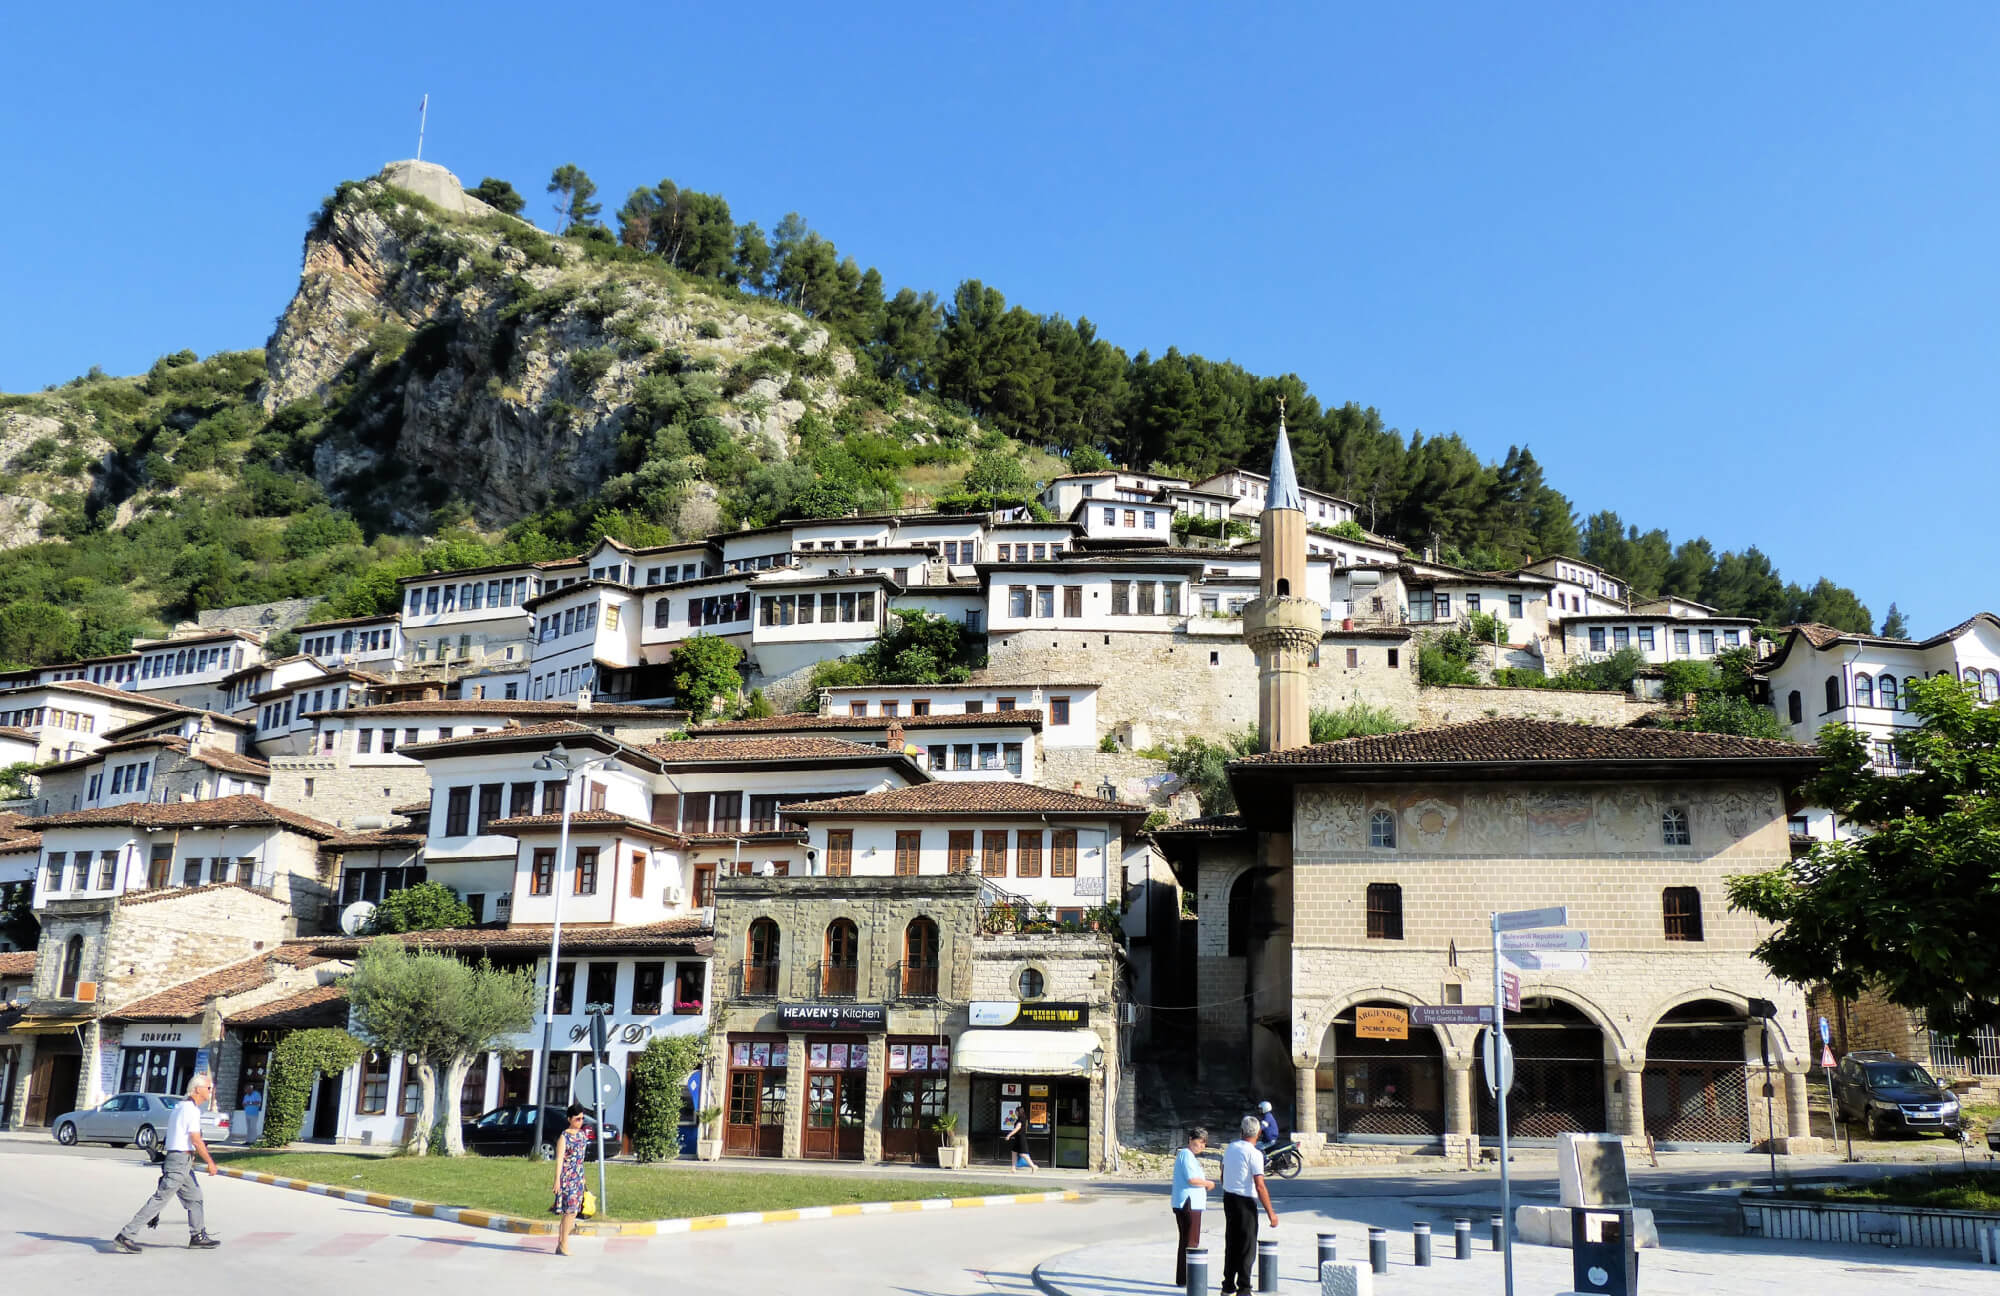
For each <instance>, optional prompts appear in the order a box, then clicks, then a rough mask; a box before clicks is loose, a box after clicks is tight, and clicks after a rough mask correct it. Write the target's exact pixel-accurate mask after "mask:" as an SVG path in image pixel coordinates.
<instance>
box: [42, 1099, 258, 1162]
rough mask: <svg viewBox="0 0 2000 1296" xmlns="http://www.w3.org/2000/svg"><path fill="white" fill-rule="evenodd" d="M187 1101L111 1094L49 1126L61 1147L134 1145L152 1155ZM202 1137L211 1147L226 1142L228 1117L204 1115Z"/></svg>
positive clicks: (212, 1114) (226, 1114)
mask: <svg viewBox="0 0 2000 1296" xmlns="http://www.w3.org/2000/svg"><path fill="white" fill-rule="evenodd" d="M186 1101H187V1099H185V1098H182V1097H180V1096H179V1095H177V1094H148V1093H121V1094H113V1095H111V1097H109V1098H107V1099H105V1100H104V1101H103V1102H102V1103H101V1104H99V1105H98V1106H97V1107H94V1108H91V1109H89V1110H87V1111H73V1112H65V1113H64V1114H63V1115H61V1116H58V1117H56V1118H55V1120H53V1121H51V1122H50V1123H49V1129H50V1131H51V1132H52V1133H53V1134H54V1135H55V1138H56V1142H58V1143H60V1144H62V1145H63V1146H64V1147H73V1146H74V1145H76V1144H78V1143H109V1144H110V1145H111V1146H113V1147H125V1146H127V1145H128V1144H131V1145H136V1146H137V1147H139V1148H140V1149H141V1150H143V1151H146V1152H151V1151H153V1150H154V1149H156V1148H157V1147H159V1145H160V1140H161V1138H163V1137H164V1136H165V1134H166V1129H167V1121H168V1120H169V1119H170V1118H171V1117H172V1116H173V1112H174V1108H175V1107H177V1106H179V1105H180V1104H181V1103H184V1102H186ZM201 1136H202V1138H203V1139H205V1140H207V1141H208V1142H210V1143H226V1142H228V1141H229V1113H228V1112H203V1113H202V1115H201Z"/></svg>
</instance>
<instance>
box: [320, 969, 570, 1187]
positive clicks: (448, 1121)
mask: <svg viewBox="0 0 2000 1296" xmlns="http://www.w3.org/2000/svg"><path fill="white" fill-rule="evenodd" d="M341 984H342V986H343V987H344V988H345V989H346V991H347V1001H348V1004H349V1006H350V1007H351V1008H352V1010H353V1016H354V1027H355V1032H356V1033H357V1034H358V1035H360V1036H361V1038H362V1039H364V1040H366V1041H368V1042H369V1043H370V1044H372V1045H374V1046H375V1047H377V1048H381V1049H387V1050H389V1051H391V1052H396V1053H402V1054H406V1055H407V1054H412V1053H414V1054H415V1055H416V1056H417V1082H418V1085H419V1090H420V1093H421V1095H422V1097H421V1102H420V1105H419V1108H418V1111H417V1115H416V1118H415V1120H413V1121H412V1122H411V1125H410V1130H409V1137H408V1138H407V1140H406V1141H405V1143H404V1150H405V1151H406V1152H408V1153H410V1154H411V1155H413V1156H424V1155H427V1154H428V1153H429V1151H430V1146H431V1126H432V1125H433V1124H434V1123H437V1122H438V1120H439V1113H442V1124H443V1126H444V1147H445V1152H446V1153H447V1154H448V1155H450V1156H463V1155H464V1154H465V1144H464V1142H463V1140H462V1139H461V1138H460V1135H459V1126H458V1120H457V1115H458V1100H459V1091H460V1090H461V1089H463V1088H464V1087H465V1073H466V1072H467V1071H468V1070H469V1069H470V1068H471V1066H472V1062H473V1059H474V1058H476V1057H478V1056H479V1055H480V1054H482V1053H486V1052H489V1051H491V1050H493V1049H497V1048H504V1047H506V1045H507V1041H508V1039H509V1038H510V1037H511V1036H514V1035H518V1034H519V1033H520V1032H522V1031H524V1030H526V1029H528V1027H529V1026H531V1025H533V1024H534V1020H535V982H534V974H533V972H531V971H529V970H528V969H525V968H523V969H521V970H518V971H503V970H501V969H499V968H495V967H494V966H493V965H492V964H490V963H480V964H478V965H476V966H475V965H473V964H469V963H464V962H461V961H459V960H458V959H455V958H451V957H449V956H447V955H444V954H438V953H435V952H432V951H429V950H424V951H419V952H414V953H413V952H412V951H410V950H409V949H407V948H405V947H404V945H403V942H401V941H399V940H397V939H396V938H394V937H393V936H382V937H378V938H376V939H375V940H372V941H370V942H369V943H368V944H367V945H365V946H363V947H362V949H361V954H360V956H359V957H358V958H356V959H355V963H354V971H353V972H351V973H349V974H348V975H347V976H346V977H345V978H343V979H342V982H341ZM440 1076H441V1077H442V1083H441V1084H440Z"/></svg>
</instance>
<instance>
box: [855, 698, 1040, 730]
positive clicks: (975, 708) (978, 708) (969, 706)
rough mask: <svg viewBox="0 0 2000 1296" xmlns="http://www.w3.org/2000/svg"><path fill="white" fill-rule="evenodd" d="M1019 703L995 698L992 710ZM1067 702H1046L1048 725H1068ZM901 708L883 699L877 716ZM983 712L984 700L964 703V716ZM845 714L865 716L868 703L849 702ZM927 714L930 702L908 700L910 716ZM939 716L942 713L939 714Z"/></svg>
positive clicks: (888, 713)
mask: <svg viewBox="0 0 2000 1296" xmlns="http://www.w3.org/2000/svg"><path fill="white" fill-rule="evenodd" d="M1019 702H1020V699H1019V698H1012V697H1000V698H996V699H994V703H993V709H994V710H995V711H1012V710H1014V709H1016V707H1017V706H1018V704H1019ZM1069 702H1070V700H1069V698H1068V696H1066V695H1065V696H1062V697H1052V698H1050V699H1049V700H1048V722H1049V724H1050V725H1066V724H1068V723H1069ZM902 706H903V704H902V703H901V702H892V701H889V700H887V699H886V698H885V699H884V700H883V701H882V702H881V703H880V704H879V708H878V711H877V714H879V715H883V716H899V715H901V714H902ZM985 710H986V702H985V699H983V698H972V699H969V700H968V701H967V702H966V703H965V709H964V713H965V714H966V715H979V714H981V713H983V712H984V711H985ZM847 714H849V715H851V716H865V715H867V714H868V703H867V702H865V701H863V702H849V703H848V704H847ZM929 714H931V700H930V699H929V698H912V699H911V700H910V715H911V716H927V715H929ZM940 714H944V713H942V712H941V713H940Z"/></svg>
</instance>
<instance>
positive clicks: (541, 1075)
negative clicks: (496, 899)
mask: <svg viewBox="0 0 2000 1296" xmlns="http://www.w3.org/2000/svg"><path fill="white" fill-rule="evenodd" d="M608 763H609V762H608V761H606V760H605V759H603V758H599V759H596V760H587V761H584V762H583V763H582V764H580V765H572V764H571V763H570V758H569V752H568V751H567V750H565V749H564V747H563V746H562V744H561V743H557V744H556V746H555V747H554V748H553V749H552V750H551V751H550V752H549V753H548V755H546V756H543V757H542V758H541V759H539V760H537V761H536V762H535V764H534V768H535V769H538V770H541V771H543V772H545V773H546V772H548V771H551V770H558V769H559V770H561V771H562V772H563V797H562V827H561V828H560V829H559V830H558V832H557V834H556V858H555V863H554V864H553V865H551V866H550V868H549V890H550V891H551V892H553V893H554V894H555V901H556V904H555V918H554V921H553V924H552V925H551V927H550V929H549V992H548V995H547V996H546V998H545V999H544V1001H543V1004H542V1047H541V1049H540V1050H539V1051H538V1052H536V1054H535V1069H534V1074H533V1076H532V1078H531V1082H530V1084H529V1091H530V1093H531V1094H532V1095H533V1096H532V1098H531V1099H530V1101H531V1102H532V1103H533V1104H534V1107H535V1111H536V1113H537V1117H536V1122H535V1125H536V1129H537V1130H539V1129H540V1127H541V1119H540V1115H539V1113H540V1112H541V1109H542V1106H543V1104H544V1100H545V1098H546V1097H547V1095H546V1093H545V1092H544V1090H545V1088H546V1086H547V1084H548V1077H549V1045H550V1040H551V1037H552V1034H553V1032H554V1030H555V1016H556V969H557V968H558V967H559V966H560V962H559V960H560V959H561V958H562V898H563V885H562V870H563V861H564V860H566V859H568V858H569V816H570V796H569V785H570V782H571V780H573V779H574V778H575V777H576V775H578V774H580V773H582V772H583V771H584V770H587V769H589V768H590V767H592V766H593V765H605V764H608ZM528 877H529V882H528V885H529V886H530V887H533V886H534V872H533V864H532V863H531V864H530V865H529V874H528ZM603 1135H604V1131H603V1130H601V1129H600V1130H599V1131H598V1137H599V1138H600V1139H602V1138H603ZM541 1143H542V1141H541V1139H540V1138H539V1137H538V1138H536V1139H535V1141H534V1142H533V1143H531V1144H530V1145H529V1146H530V1147H531V1148H534V1149H537V1150H539V1149H540V1147H541Z"/></svg>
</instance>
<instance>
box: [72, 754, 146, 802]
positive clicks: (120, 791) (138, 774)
mask: <svg viewBox="0 0 2000 1296" xmlns="http://www.w3.org/2000/svg"><path fill="white" fill-rule="evenodd" d="M152 774H153V762H152V761H150V760H145V761H140V762H138V763H137V764H131V765H119V766H116V767H115V768H113V769H112V771H111V795H112V796H123V795H125V794H126V793H127V792H144V791H145V790H146V780H147V779H149V778H151V777H152ZM103 784H104V774H103V773H102V771H100V772H98V773H96V774H92V775H91V776H90V790H89V791H88V793H86V795H87V796H88V797H89V798H90V800H92V801H95V800H97V794H98V791H99V789H100V788H102V786H103Z"/></svg>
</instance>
